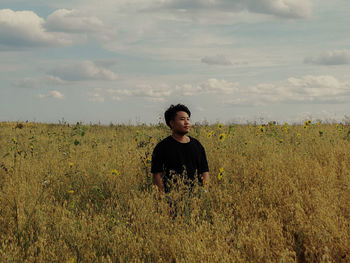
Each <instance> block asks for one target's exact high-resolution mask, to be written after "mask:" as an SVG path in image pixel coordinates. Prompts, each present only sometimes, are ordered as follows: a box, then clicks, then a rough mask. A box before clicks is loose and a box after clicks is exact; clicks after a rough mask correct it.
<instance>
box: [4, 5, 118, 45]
mask: <svg viewBox="0 0 350 263" xmlns="http://www.w3.org/2000/svg"><path fill="white" fill-rule="evenodd" d="M113 36H114V31H113V30H112V29H111V28H109V27H107V26H106V25H105V24H104V23H103V22H102V21H101V20H100V19H98V18H97V17H94V16H88V15H85V14H83V13H82V12H80V11H78V10H67V9H59V10H56V11H54V12H53V13H52V14H50V15H49V16H48V17H47V20H46V21H45V19H43V18H41V17H39V16H38V15H37V14H36V13H34V12H33V11H13V10H11V9H0V48H2V49H5V48H6V49H19V48H22V49H23V48H33V47H56V46H69V45H72V44H74V43H81V42H82V41H85V40H86V39H87V38H88V37H92V38H94V39H98V40H101V41H108V40H110V39H111V38H112V37H113Z"/></svg>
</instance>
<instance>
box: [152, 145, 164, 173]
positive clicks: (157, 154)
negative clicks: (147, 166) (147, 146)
mask: <svg viewBox="0 0 350 263" xmlns="http://www.w3.org/2000/svg"><path fill="white" fill-rule="evenodd" d="M163 162H164V161H163V154H162V150H161V147H160V145H159V144H157V145H156V147H154V150H153V153H152V161H151V173H159V172H163Z"/></svg>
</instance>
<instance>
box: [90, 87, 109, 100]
mask: <svg viewBox="0 0 350 263" xmlns="http://www.w3.org/2000/svg"><path fill="white" fill-rule="evenodd" d="M88 100H89V101H92V102H104V101H105V98H104V95H103V94H102V93H101V92H100V91H99V90H98V89H95V90H94V91H93V92H88Z"/></svg>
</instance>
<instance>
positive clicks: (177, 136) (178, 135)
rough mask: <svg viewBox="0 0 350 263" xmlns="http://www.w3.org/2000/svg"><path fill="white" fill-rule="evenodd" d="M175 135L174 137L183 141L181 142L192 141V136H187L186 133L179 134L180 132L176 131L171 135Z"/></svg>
mask: <svg viewBox="0 0 350 263" xmlns="http://www.w3.org/2000/svg"><path fill="white" fill-rule="evenodd" d="M171 136H173V138H174V139H175V140H177V141H178V142H181V143H187V142H189V141H190V138H189V137H188V136H186V134H178V133H174V132H173V134H172V135H171Z"/></svg>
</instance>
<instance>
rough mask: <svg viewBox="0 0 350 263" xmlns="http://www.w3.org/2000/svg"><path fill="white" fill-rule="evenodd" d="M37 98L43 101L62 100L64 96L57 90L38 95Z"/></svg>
mask: <svg viewBox="0 0 350 263" xmlns="http://www.w3.org/2000/svg"><path fill="white" fill-rule="evenodd" d="M37 97H38V98H39V99H45V98H54V99H63V98H64V95H63V94H62V93H61V92H59V91H57V90H53V91H51V92H49V93H47V94H39V95H38V96H37Z"/></svg>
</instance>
